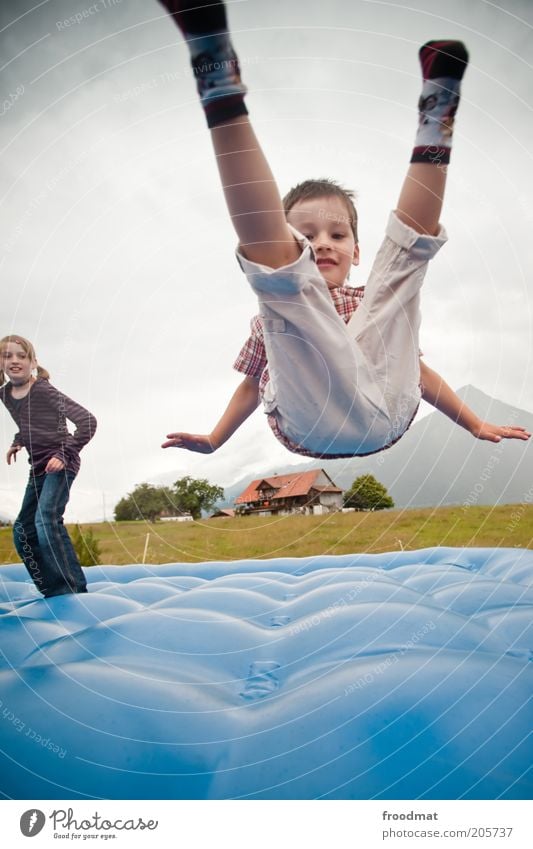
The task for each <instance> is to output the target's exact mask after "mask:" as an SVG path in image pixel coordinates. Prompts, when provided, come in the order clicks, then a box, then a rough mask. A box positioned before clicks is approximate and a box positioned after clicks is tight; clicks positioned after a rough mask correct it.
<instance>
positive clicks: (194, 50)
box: [161, 0, 248, 128]
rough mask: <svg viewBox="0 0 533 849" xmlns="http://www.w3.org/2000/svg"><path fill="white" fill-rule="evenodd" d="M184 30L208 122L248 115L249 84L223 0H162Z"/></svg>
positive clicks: (210, 125)
mask: <svg viewBox="0 0 533 849" xmlns="http://www.w3.org/2000/svg"><path fill="white" fill-rule="evenodd" d="M161 3H162V4H163V6H165V8H166V9H168V11H169V12H170V13H171V15H172V17H173V18H174V20H175V21H176V23H177V25H178V26H179V28H180V30H181V31H182V33H183V35H184V37H185V40H186V42H187V46H188V48H189V51H190V54H191V64H192V68H193V71H194V76H195V78H196V87H197V89H198V94H199V95H200V100H201V103H202V106H203V107H204V111H205V116H206V119H207V126H208V127H209V128H211V127H216V126H217V124H220V123H222V122H223V121H229V120H231V119H232V118H238V117H239V116H241V115H247V114H248V110H247V109H246V106H245V104H244V99H243V98H244V95H245V94H246V86H245V85H243V83H242V82H241V76H240V68H239V61H238V59H237V55H236V53H235V51H234V49H233V47H232V44H231V41H230V37H229V33H228V28H227V20H226V9H225V7H224V3H223V2H222V0H161Z"/></svg>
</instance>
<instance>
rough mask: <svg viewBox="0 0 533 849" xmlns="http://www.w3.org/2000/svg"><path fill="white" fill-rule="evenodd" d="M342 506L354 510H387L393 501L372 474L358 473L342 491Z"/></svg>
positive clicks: (392, 505) (392, 504)
mask: <svg viewBox="0 0 533 849" xmlns="http://www.w3.org/2000/svg"><path fill="white" fill-rule="evenodd" d="M344 506H345V507H355V509H356V510H387V509H388V508H390V507H394V501H393V500H392V498H391V497H390V495H389V493H388V492H387V488H386V487H385V486H383V484H382V483H380V482H379V481H378V480H376V478H375V477H374V475H360V477H358V478H356V479H355V480H354V482H353V483H352V485H351V487H350V489H348V490H346V492H345V493H344Z"/></svg>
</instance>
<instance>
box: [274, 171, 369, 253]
mask: <svg viewBox="0 0 533 849" xmlns="http://www.w3.org/2000/svg"><path fill="white" fill-rule="evenodd" d="M331 195H334V196H335V197H338V198H341V200H343V201H344V204H345V206H346V209H347V212H348V217H347V220H348V222H349V224H350V227H351V230H352V233H353V235H354V238H355V242H356V244H357V243H358V242H359V237H358V235H357V210H356V208H355V206H354V199H355V192H352V191H351V189H345V188H343V187H342V186H341V185H340V184H339V183H337V182H336V181H335V180H328V179H327V178H326V179H322V180H304V182H303V183H298V185H297V186H294V188H292V189H290V190H289V191H288V192H287V194H286V195H285V197H284V198H283V208H284V210H285V215H287V213H288V212H289V211H290V210H291V209H292V208H293V206H294V205H295V204H296V203H299V201H301V200H313V199H314V198H325V197H331Z"/></svg>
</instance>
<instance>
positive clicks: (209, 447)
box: [161, 433, 217, 454]
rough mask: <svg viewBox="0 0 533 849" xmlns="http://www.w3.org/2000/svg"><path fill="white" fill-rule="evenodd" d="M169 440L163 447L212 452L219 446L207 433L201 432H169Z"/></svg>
mask: <svg viewBox="0 0 533 849" xmlns="http://www.w3.org/2000/svg"><path fill="white" fill-rule="evenodd" d="M167 439H168V442H163V444H162V446H161V448H186V449H187V451H196V452H197V453H198V454H212V453H213V451H216V450H217V446H216V445H214V444H213V442H212V441H211V437H210V436H208V435H207V434H200V433H167Z"/></svg>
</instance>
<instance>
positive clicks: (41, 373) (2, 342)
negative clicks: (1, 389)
mask: <svg viewBox="0 0 533 849" xmlns="http://www.w3.org/2000/svg"><path fill="white" fill-rule="evenodd" d="M8 342H15V343H16V344H17V345H20V347H21V348H23V349H24V352H25V354H26V356H27V357H28V358H29V359H30V360H32V362H34V363H37V355H36V353H35V348H34V347H33V345H32V344H31V342H29V341H28V339H24V336H16V335H15V334H14V333H12V334H11V335H10V336H4V338H3V339H0V354H1V353H2V351H3V350H4V348H5V346H6V345H7V344H8ZM37 377H42V378H43V380H48V379H49V377H50V375H49V374H48V372H47V371H46V369H45V368H43V367H42V366H40V365H37ZM4 383H7V378H6V376H5V374H4V370H3V368H2V366H1V364H0V386H3V385H4Z"/></svg>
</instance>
